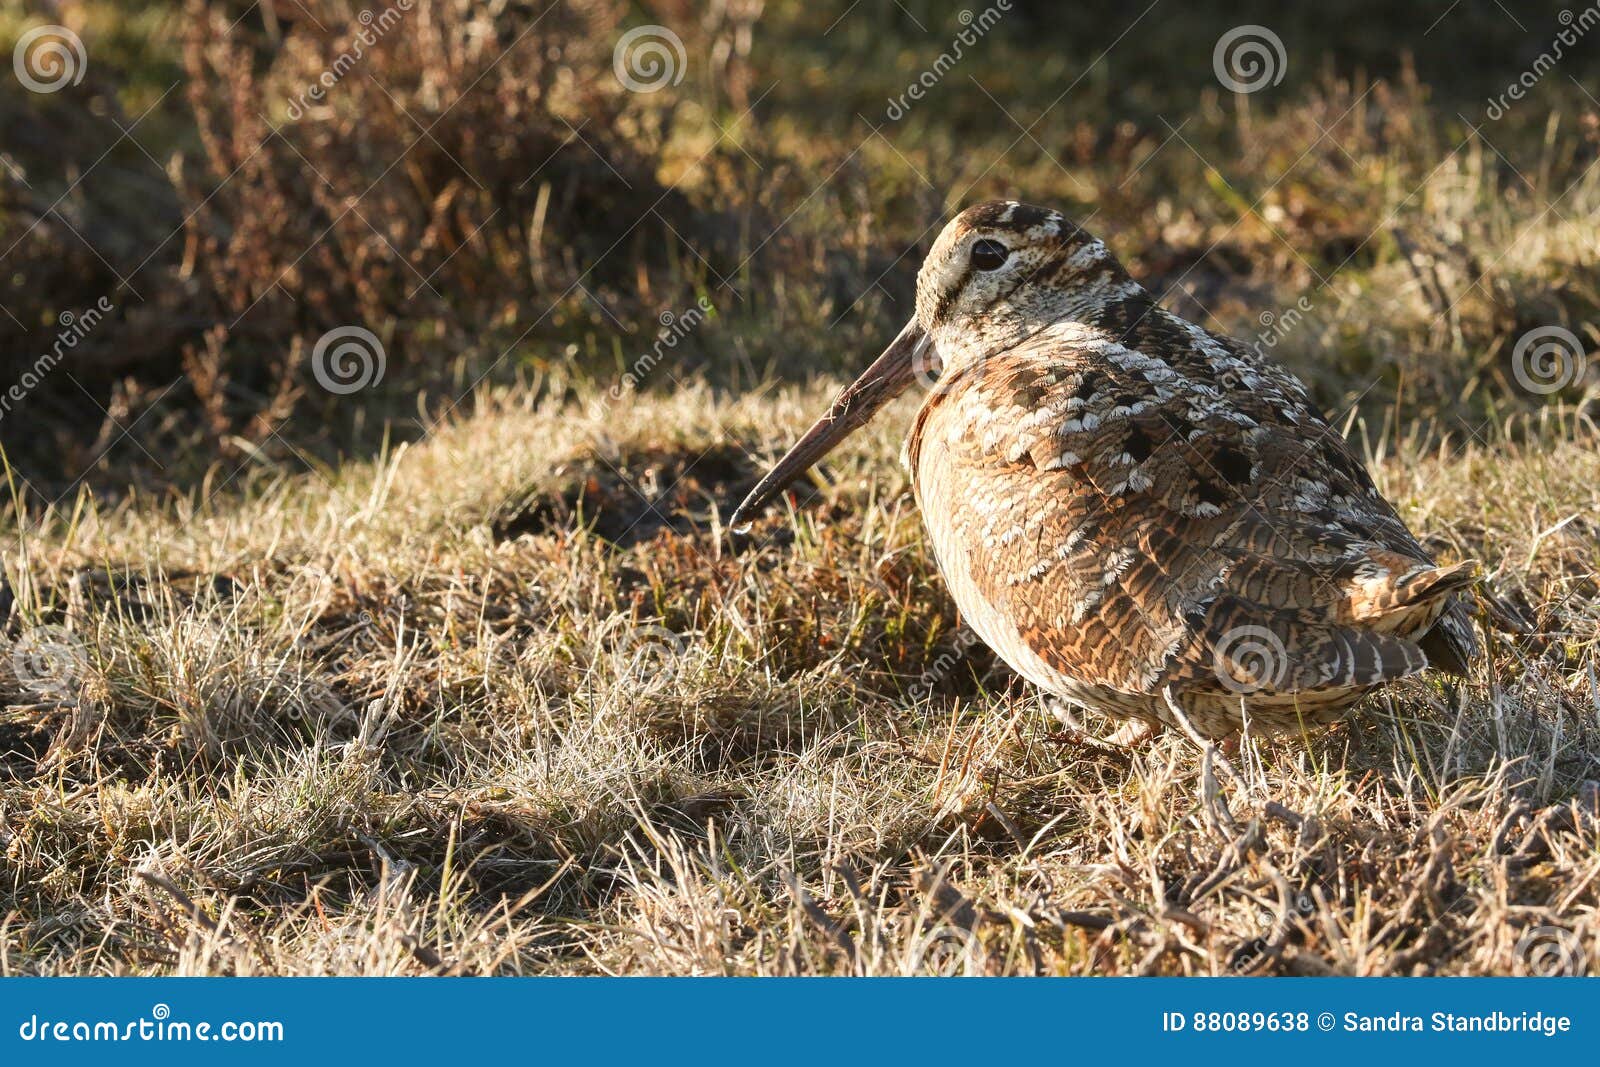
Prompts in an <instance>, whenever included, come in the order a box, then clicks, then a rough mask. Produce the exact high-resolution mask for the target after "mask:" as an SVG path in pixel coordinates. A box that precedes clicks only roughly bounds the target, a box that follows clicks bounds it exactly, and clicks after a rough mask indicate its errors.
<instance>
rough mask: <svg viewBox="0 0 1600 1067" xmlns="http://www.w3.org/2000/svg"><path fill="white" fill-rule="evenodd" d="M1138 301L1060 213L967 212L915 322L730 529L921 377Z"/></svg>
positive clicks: (922, 293)
mask: <svg viewBox="0 0 1600 1067" xmlns="http://www.w3.org/2000/svg"><path fill="white" fill-rule="evenodd" d="M1142 293H1143V290H1141V289H1140V288H1139V286H1138V285H1137V284H1135V283H1134V282H1133V281H1132V280H1131V279H1129V277H1128V275H1127V273H1126V272H1125V271H1124V270H1123V269H1122V266H1121V265H1120V264H1119V263H1117V261H1116V259H1115V258H1114V257H1113V256H1112V255H1111V253H1110V251H1109V250H1107V248H1106V246H1105V245H1104V244H1103V243H1102V242H1101V241H1100V240H1099V239H1097V238H1095V237H1094V236H1093V235H1091V234H1089V233H1087V232H1086V231H1084V230H1082V229H1080V228H1079V227H1078V226H1076V225H1074V224H1073V223H1071V222H1069V221H1067V219H1066V218H1065V217H1064V216H1062V214H1061V213H1060V212H1058V211H1051V210H1049V209H1048V208H1042V207H1034V206H1032V205H1030V204H1020V203H1018V202H1016V201H1015V200H990V201H987V202H985V203H982V204H976V205H974V206H972V207H969V208H967V209H966V210H965V211H963V212H961V214H959V215H957V216H956V217H955V218H953V219H951V220H950V222H949V223H947V224H946V225H945V228H944V230H943V231H941V232H940V234H939V237H938V239H937V240H935V241H934V242H933V247H932V249H930V250H929V252H928V255H927V258H926V259H924V260H923V263H922V269H921V270H919V271H918V272H917V307H916V313H915V314H914V315H912V317H911V321H909V322H907V323H906V325H905V326H904V327H903V328H902V329H901V331H900V333H899V335H898V336H897V337H895V339H894V340H893V341H892V342H890V344H889V347H888V348H887V349H885V350H884V352H883V354H882V355H881V356H879V357H878V358H877V360H876V361H874V362H873V364H872V365H871V366H870V367H868V368H867V369H866V370H865V371H864V372H862V374H861V376H860V377H859V378H857V379H856V380H855V381H854V382H852V383H851V384H850V385H848V386H846V387H845V388H844V390H843V391H841V392H840V393H839V395H838V396H837V397H836V398H835V399H834V401H833V403H832V404H831V405H830V406H829V408H828V411H827V413H826V414H824V415H823V416H822V418H820V419H818V420H817V422H816V424H815V425H813V426H812V427H811V429H810V430H808V431H807V432H806V434H805V436H803V437H802V438H801V439H800V440H799V441H798V442H796V444H795V446H794V447H793V448H791V449H790V450H789V452H788V454H787V455H785V456H784V457H783V459H781V460H779V461H778V463H777V465H776V466H774V467H773V469H772V471H771V472H770V473H769V474H768V475H767V476H766V477H765V478H763V479H762V481H761V484H759V485H758V486H756V488H755V489H754V490H752V491H751V493H750V495H749V496H748V497H746V498H745V500H744V502H743V503H742V504H740V505H739V507H738V508H737V509H736V510H735V511H734V513H733V517H732V523H733V525H734V527H735V528H740V527H743V526H747V525H748V524H749V522H750V520H751V519H752V518H754V516H755V514H756V512H757V511H759V510H760V509H761V508H762V507H763V506H764V505H765V504H766V503H767V502H768V501H770V500H771V499H772V498H774V497H776V496H777V495H778V494H779V493H781V492H782V491H783V490H784V489H785V488H787V487H788V486H789V484H790V483H792V482H793V481H794V480H795V479H796V478H798V477H799V476H800V475H801V474H804V473H805V472H806V470H808V469H809V468H811V467H812V466H814V465H815V464H816V463H817V462H818V461H819V460H821V459H822V457H823V456H825V455H827V454H828V452H830V451H832V450H833V448H834V447H835V446H837V445H838V444H839V442H841V441H843V440H844V439H845V438H846V437H848V436H849V435H850V434H851V432H853V431H854V430H856V429H857V428H859V427H860V426H862V425H863V424H865V423H866V422H867V420H869V419H870V418H871V417H872V416H873V415H874V414H875V413H876V412H877V411H878V409H880V408H881V407H883V405H885V404H887V403H888V402H889V401H890V400H893V399H894V398H895V397H897V396H899V395H900V394H901V393H903V392H905V390H906V389H907V388H908V387H910V385H911V384H912V383H913V382H915V381H918V380H919V379H920V380H923V381H924V382H926V381H929V380H930V377H931V375H930V374H928V373H927V372H930V371H936V372H937V373H938V374H939V376H940V377H941V378H942V379H946V380H948V379H950V378H952V377H953V376H955V375H959V374H960V373H961V372H962V371H963V370H964V369H965V368H967V367H970V366H971V365H973V364H975V363H977V362H979V361H981V360H983V359H985V358H987V357H988V356H990V355H993V354H994V353H996V352H1002V351H1005V350H1006V349H1008V348H1012V347H1014V346H1015V345H1017V344H1019V343H1020V342H1022V341H1023V340H1025V339H1026V338H1027V337H1029V336H1031V335H1033V334H1034V333H1037V332H1038V331H1039V330H1041V329H1044V328H1045V327H1047V326H1050V325H1052V324H1053V323H1058V322H1066V321H1082V322H1092V321H1094V319H1095V316H1096V313H1097V311H1099V310H1100V309H1102V308H1104V307H1106V306H1107V305H1108V304H1110V303H1113V302H1119V301H1122V300H1126V299H1127V298H1128V297H1129V296H1132V295H1135V294H1142Z"/></svg>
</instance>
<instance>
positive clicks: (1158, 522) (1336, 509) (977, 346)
mask: <svg viewBox="0 0 1600 1067" xmlns="http://www.w3.org/2000/svg"><path fill="white" fill-rule="evenodd" d="M930 354H932V355H934V356H935V357H936V358H937V360H938V362H939V363H940V364H941V365H942V371H941V374H940V377H939V380H938V383H937V385H936V386H934V387H933V389H932V390H931V392H930V394H929V395H928V397H927V398H926V400H925V401H924V403H923V405H922V408H921V410H920V411H919V412H918V414H917V417H916V421H915V423H914V424H913V426H912V429H911V433H910V435H909V437H908V439H907V442H906V453H905V460H906V463H907V466H908V467H909V469H910V471H911V474H912V481H913V485H914V486H915V491H916V497H917V503H918V505H919V507H920V509H921V511H922V514H923V518H924V521H925V522H926V524H927V527H928V531H929V534H930V539H931V542H932V545H933V548H934V552H935V555H936V557H937V559H938V563H939V569H940V571H941V572H942V574H943V575H944V578H945V581H946V583H947V584H948V586H949V588H950V592H951V595H952V596H953V597H954V598H955V601H956V604H957V606H958V607H959V608H960V609H961V612H962V615H963V617H964V618H965V619H966V620H967V621H968V623H969V624H970V625H971V626H972V627H973V629H974V630H975V631H976V632H977V633H978V635H979V636H980V637H982V638H983V639H984V641H985V642H986V643H988V644H989V645H990V646H991V647H992V648H993V649H994V650H995V651H996V652H997V653H998V654H999V655H1000V656H1001V658H1002V659H1004V660H1005V661H1006V662H1007V663H1008V664H1010V666H1011V667H1012V668H1013V669H1015V670H1016V671H1018V673H1020V674H1022V675H1023V676H1024V677H1026V678H1028V679H1029V680H1031V681H1033V682H1034V683H1036V684H1037V685H1039V686H1040V687H1042V688H1043V689H1045V690H1046V691H1048V692H1050V693H1053V694H1055V695H1057V696H1060V697H1063V698H1066V699H1068V700H1071V701H1075V702H1078V703H1081V704H1084V705H1087V706H1089V707H1092V708H1094V709H1096V710H1100V711H1104V712H1107V713H1109V714H1112V715H1116V716H1120V717H1132V718H1135V719H1140V720H1144V721H1147V722H1152V723H1168V724H1170V723H1172V722H1173V720H1174V719H1177V718H1179V717H1180V715H1181V717H1184V718H1187V720H1188V721H1189V724H1191V725H1192V726H1193V727H1194V728H1195V729H1198V730H1199V731H1200V732H1201V733H1204V734H1207V735H1212V736H1216V735H1222V734H1226V733H1228V732H1231V731H1233V730H1237V729H1238V728H1240V726H1241V725H1243V724H1244V722H1245V719H1246V717H1248V720H1249V724H1250V727H1251V728H1252V729H1256V730H1262V731H1272V730H1285V729H1293V728H1296V727H1299V726H1308V725H1317V724H1321V723H1325V722H1329V721H1332V720H1334V719H1336V718H1338V717H1339V716H1340V715H1341V714H1342V713H1343V712H1344V710H1345V709H1347V708H1348V707H1349V706H1350V705H1351V704H1352V703H1354V702H1355V701H1356V700H1358V699H1359V698H1360V697H1361V696H1362V695H1364V694H1365V693H1367V692H1370V691H1371V690H1372V689H1373V688H1374V687H1376V686H1379V685H1382V684H1384V683H1386V682H1391V681H1394V680H1396V679H1399V678H1403V677H1406V676H1407V675H1411V674H1414V673H1416V672H1417V671H1420V670H1422V669H1423V668H1424V667H1426V666H1428V665H1429V664H1430V661H1431V662H1432V664H1433V665H1434V666H1439V667H1444V668H1446V669H1451V670H1455V671H1461V670H1464V669H1465V665H1466V662H1467V661H1468V660H1469V659H1470V658H1471V657H1472V656H1474V655H1475V653H1476V648H1475V640H1474V638H1473V635H1472V629H1471V625H1470V621H1469V618H1468V615H1467V612H1466V608H1465V606H1464V604H1463V602H1462V600H1461V591H1462V590H1463V589H1464V588H1465V587H1466V586H1467V585H1468V584H1470V583H1471V581H1472V580H1473V579H1472V567H1471V565H1470V564H1467V563H1462V564H1456V565H1454V566H1447V567H1440V566H1438V565H1436V564H1435V562H1434V561H1433V560H1432V558H1431V557H1430V556H1429V555H1428V553H1427V552H1426V551H1425V550H1424V549H1423V548H1422V547H1421V545H1419V544H1418V543H1417V541H1416V539H1415V538H1414V537H1413V536H1412V535H1411V533H1410V531H1409V530H1407V529H1406V526H1405V524H1404V523H1403V522H1402V521H1401V520H1400V518H1399V516H1398V515H1397V514H1396V513H1395V511H1394V509H1393V508H1392V507H1391V506H1390V505H1389V503H1388V502H1387V501H1386V500H1384V499H1383V497H1382V496H1381V495H1379V493H1378V491H1377V489H1376V487H1375V486H1374V485H1373V482H1372V479H1371V477H1370V476H1369V475H1368V473H1367V471H1366V469H1365V468H1364V467H1363V466H1362V464H1361V462H1360V460H1359V459H1358V458H1357V457H1356V456H1355V455H1354V454H1353V453H1352V451H1351V450H1350V448H1349V446H1348V445H1347V444H1346V442H1345V441H1344V439H1343V438H1342V436H1340V434H1339V433H1338V432H1337V431H1335V430H1334V429H1333V428H1332V427H1331V426H1330V425H1329V424H1328V422H1327V420H1326V418H1325V417H1324V416H1323V415H1322V413H1321V412H1319V411H1318V410H1317V408H1316V405H1315V404H1313V402H1312V401H1311V399H1310V397H1309V395H1308V394H1307V392H1306V390H1305V388H1304V386H1303V385H1301V383H1300V382H1299V381H1298V380H1297V379H1296V378H1295V377H1294V376H1293V375H1292V374H1290V373H1289V372H1288V371H1287V370H1285V369H1284V368H1283V367H1281V366H1279V365H1278V364H1276V363H1274V362H1273V361H1272V360H1271V359H1270V358H1268V357H1266V356H1264V355H1262V354H1260V353H1258V352H1256V351H1254V350H1252V349H1250V348H1249V347H1247V346H1245V345H1243V344H1241V343H1240V342H1238V341H1235V340H1233V339H1231V338H1227V337H1223V336H1219V335H1217V334H1213V333H1211V332H1209V331H1207V330H1205V329H1202V328H1201V327H1199V326H1197V325H1195V324H1194V323H1191V322H1188V321H1185V320H1184V319H1182V318H1179V317H1178V316H1176V315H1173V314H1172V313H1170V312H1168V311H1166V310H1165V309H1163V308H1161V307H1160V306H1158V305H1157V304H1156V302H1155V301H1154V299H1153V298H1152V297H1151V296H1150V294H1149V293H1148V292H1147V291H1146V290H1145V289H1144V288H1143V287H1142V286H1140V285H1139V284H1138V283H1137V282H1135V281H1134V280H1133V279H1132V278H1130V277H1129V276H1128V274H1127V272H1126V271H1124V270H1123V268H1122V266H1121V265H1120V264H1119V263H1118V262H1117V261H1116V259H1115V258H1114V257H1113V256H1112V255H1111V253H1110V251H1109V250H1108V249H1107V248H1106V246H1105V245H1104V244H1103V243H1102V242H1101V241H1099V240H1098V239H1096V238H1094V237H1093V236H1091V235H1089V234H1088V233H1086V232H1084V231H1083V230H1081V229H1079V228H1078V227H1076V226H1074V225H1072V224H1071V223H1070V222H1068V221H1066V220H1065V219H1064V218H1063V217H1062V216H1061V215H1059V214H1058V213H1056V212H1053V211H1049V210H1046V209H1044V208H1037V207H1031V206H1028V205H1023V204H1018V203H1015V202H1009V201H1004V202H1003V201H995V202H990V203H986V204H980V205H978V206H976V207H973V208H969V209H968V210H966V211H964V212H962V213H961V214H960V215H959V216H957V217H956V218H955V219H954V220H953V221H952V222H951V223H950V224H949V225H948V226H946V228H945V229H944V231H943V233H941V234H940V236H939V238H938V240H937V241H936V242H935V243H934V246H933V248H932V250H931V251H930V253H929V255H928V257H927V260H926V261H925V262H924V264H923V267H922V269H921V271H920V273H919V275H918V284H917V315H916V318H915V319H914V320H913V321H912V322H911V323H910V324H908V326H907V327H906V329H905V330H904V331H902V333H901V335H900V337H899V338H897V339H896V341H895V343H894V344H893V345H891V346H890V348H889V350H888V351H887V352H885V354H884V355H883V356H882V357H881V358H880V359H879V360H878V361H877V362H876V363H874V364H873V366H872V368H870V369H869V370H868V371H867V373H866V374H864V375H863V376H862V377H861V378H860V379H858V380H857V382H856V383H855V384H853V385H852V386H851V387H850V388H848V389H847V390H845V392H844V393H842V394H841V395H840V397H839V399H838V400H837V401H835V404H834V406H833V408H832V409H831V410H830V411H829V413H828V414H827V415H826V416H824V418H823V419H822V420H820V421H819V422H818V423H817V425H816V426H814V427H813V428H812V430H811V431H810V432H809V433H808V434H807V435H806V437H805V438H803V439H802V441H801V443H800V444H798V445H796V447H795V448H794V449H793V450H792V451H791V452H790V454H789V455H788V456H786V457H785V459H784V460H783V461H781V462H780V463H779V465H778V466H777V467H776V468H775V469H774V471H773V472H772V474H771V475H769V476H768V478H767V479H766V480H764V481H763V483H762V485H761V486H759V487H758V488H757V489H756V490H755V492H753V493H752V494H751V496H750V498H749V499H748V500H746V501H745V503H744V504H743V505H741V507H740V509H739V511H738V512H737V513H736V515H735V521H736V522H739V521H743V520H747V519H748V517H749V516H750V515H751V514H752V513H753V512H754V511H755V509H757V508H759V507H760V506H761V505H762V504H763V503H764V502H765V501H766V500H768V499H770V498H771V497H772V496H773V495H775V494H776V493H777V492H779V491H780V490H781V489H782V488H783V487H784V486H785V485H787V484H788V482H789V481H791V480H792V479H793V478H794V477H795V476H797V475H798V474H799V473H800V472H801V471H802V470H804V469H805V468H806V467H808V466H810V465H811V464H813V463H815V462H816V460H817V459H819V458H821V456H822V455H823V454H824V453H825V452H826V451H827V450H828V449H829V448H831V447H832V446H833V445H834V444H836V443H837V442H838V441H839V440H840V439H842V438H843V437H844V436H845V435H846V434H847V433H848V432H849V431H850V430H851V429H853V428H854V427H856V426H858V425H860V424H861V423H862V422H864V421H866V419H867V418H869V417H870V415H871V414H872V412H873V411H874V410H876V408H877V407H879V406H881V405H882V403H884V402H885V401H886V400H888V399H889V398H891V397H892V396H894V395H896V394H897V393H899V392H900V391H902V390H903V389H905V388H906V387H907V386H908V385H909V384H910V382H911V380H913V378H914V373H913V370H912V368H913V367H914V366H915V365H916V363H917V362H918V360H919V359H924V358H927V356H928V355H930ZM1175 709H1177V713H1175Z"/></svg>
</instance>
